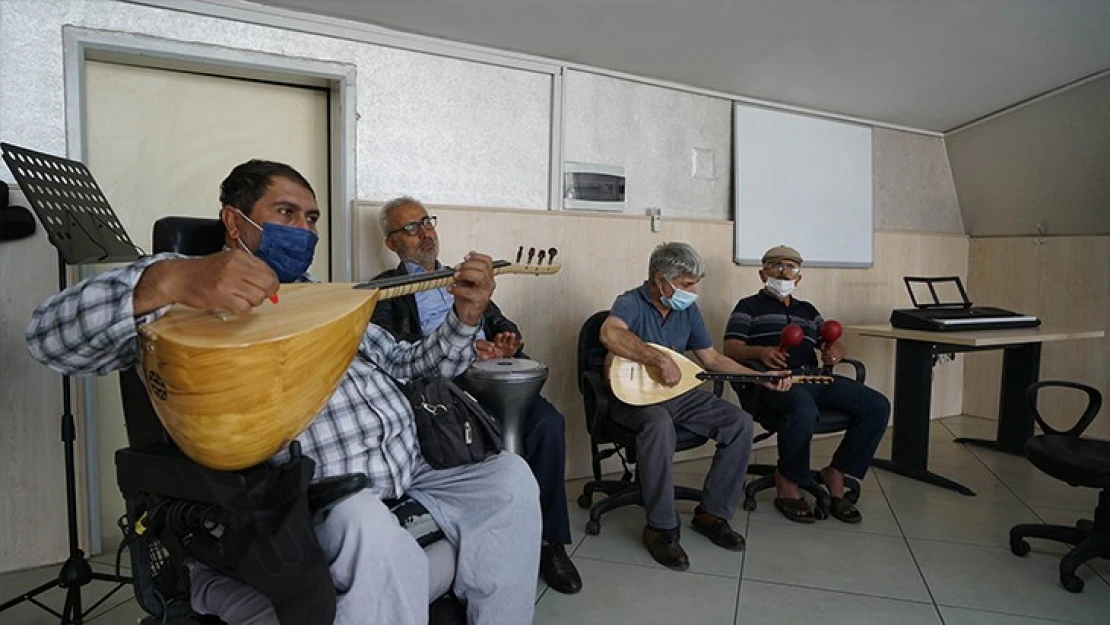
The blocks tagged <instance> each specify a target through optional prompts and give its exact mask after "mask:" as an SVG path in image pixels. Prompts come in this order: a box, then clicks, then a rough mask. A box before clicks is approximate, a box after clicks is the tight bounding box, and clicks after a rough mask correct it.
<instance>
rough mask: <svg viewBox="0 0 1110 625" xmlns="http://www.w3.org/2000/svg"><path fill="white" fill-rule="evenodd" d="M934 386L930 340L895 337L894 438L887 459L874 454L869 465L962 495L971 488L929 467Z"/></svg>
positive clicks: (971, 493)
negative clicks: (931, 406)
mask: <svg viewBox="0 0 1110 625" xmlns="http://www.w3.org/2000/svg"><path fill="white" fill-rule="evenodd" d="M932 390H933V350H932V345H931V344H930V343H923V342H920V341H907V340H902V339H898V341H897V343H896V344H895V358H894V439H893V440H892V441H891V449H890V452H891V453H890V460H884V459H881V458H874V459H872V460H871V466H873V467H878V468H880V469H883V470H886V471H890V472H891V473H897V474H898V475H902V476H905V477H908V478H910V479H914V480H918V481H920V482H925V483H927V484H933V485H935V486H940V487H942V488H947V489H949V490H954V491H956V492H958V493H960V494H963V495H975V492H974V491H972V490H971V489H970V488H968V487H966V486H964V485H963V484H960V483H959V482H955V481H952V480H950V479H948V478H946V477H944V476H941V475H937V474H936V473H933V472H931V471H929V470H928V469H927V468H926V467H928V463H929V408H930V405H931V403H932Z"/></svg>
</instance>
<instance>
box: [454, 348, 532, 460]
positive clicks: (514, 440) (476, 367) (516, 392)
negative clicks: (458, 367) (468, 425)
mask: <svg viewBox="0 0 1110 625" xmlns="http://www.w3.org/2000/svg"><path fill="white" fill-rule="evenodd" d="M546 381H547V366H545V365H543V364H540V363H538V362H536V361H535V360H528V359H527V358H498V359H495V360H480V361H478V362H475V363H474V364H473V365H471V366H470V369H467V371H466V373H464V374H463V375H462V377H461V378H460V379H459V381H458V384H459V386H461V387H462V388H463V389H465V390H466V391H467V392H469V393H470V394H471V395H473V396H474V398H475V399H477V400H478V402H479V403H480V404H482V406H484V407H485V408H486V409H487V410H489V411H490V412H491V413H493V416H494V417H496V418H497V420H498V421H499V422H500V423H501V439H502V443H503V446H504V449H505V451H511V452H512V453H514V454H517V455H524V417H525V415H527V414H528V411H529V410H531V409H532V402H534V401H535V400H536V397H537V396H538V395H539V394H540V389H542V388H543V385H544V382H546Z"/></svg>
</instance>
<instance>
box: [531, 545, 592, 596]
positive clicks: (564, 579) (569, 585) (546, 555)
mask: <svg viewBox="0 0 1110 625" xmlns="http://www.w3.org/2000/svg"><path fill="white" fill-rule="evenodd" d="M540 574H541V575H543V579H544V581H545V582H547V585H548V586H550V587H551V588H552V589H554V590H555V591H556V592H561V593H563V594H564V595H573V594H574V593H576V592H578V591H579V590H582V578H581V577H580V576H579V575H578V569H576V568H574V563H573V562H571V561H570V556H568V555H567V550H566V548H565V547H563V546H562V545H544V546H542V547H540Z"/></svg>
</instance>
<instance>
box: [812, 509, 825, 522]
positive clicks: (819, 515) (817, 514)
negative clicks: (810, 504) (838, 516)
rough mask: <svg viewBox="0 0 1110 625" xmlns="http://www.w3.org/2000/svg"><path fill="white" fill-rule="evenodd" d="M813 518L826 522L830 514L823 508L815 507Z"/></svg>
mask: <svg viewBox="0 0 1110 625" xmlns="http://www.w3.org/2000/svg"><path fill="white" fill-rule="evenodd" d="M813 518H815V519H817V520H818V521H824V520H825V519H827V518H829V512H828V511H827V510H825V509H824V508H823V507H821V506H814V508H813Z"/></svg>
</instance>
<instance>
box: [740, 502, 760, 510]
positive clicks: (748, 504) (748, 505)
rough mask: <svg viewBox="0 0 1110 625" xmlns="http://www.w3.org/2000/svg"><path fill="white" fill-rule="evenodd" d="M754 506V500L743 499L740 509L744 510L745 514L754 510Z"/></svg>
mask: <svg viewBox="0 0 1110 625" xmlns="http://www.w3.org/2000/svg"><path fill="white" fill-rule="evenodd" d="M756 505H757V504H756V502H755V499H745V500H744V503H743V504H742V506H741V507H743V508H744V511H745V512H751V511H753V510H755V507H756Z"/></svg>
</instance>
